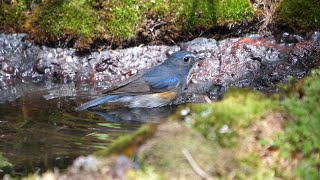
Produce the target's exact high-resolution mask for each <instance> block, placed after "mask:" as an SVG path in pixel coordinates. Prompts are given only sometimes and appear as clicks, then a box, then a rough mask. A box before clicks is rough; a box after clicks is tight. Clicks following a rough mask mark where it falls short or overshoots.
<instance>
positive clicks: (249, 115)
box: [190, 89, 279, 145]
mask: <svg viewBox="0 0 320 180" xmlns="http://www.w3.org/2000/svg"><path fill="white" fill-rule="evenodd" d="M278 108H279V106H278V104H277V101H274V100H272V98H270V97H267V96H265V95H264V94H262V93H259V92H252V91H250V90H246V89H242V90H239V89H237V90H231V91H230V92H229V93H228V94H227V95H226V97H225V98H224V100H223V101H220V102H217V103H213V104H192V105H190V109H191V111H192V112H193V113H192V118H193V119H194V121H193V127H194V128H195V129H196V130H197V131H199V132H200V133H202V134H203V135H204V136H205V137H206V138H208V139H209V140H213V141H218V142H219V143H220V144H221V145H232V144H234V143H235V142H236V141H237V138H235V137H236V135H237V134H238V133H239V131H240V130H241V129H242V128H245V127H248V126H249V125H250V124H251V123H253V122H256V121H257V120H259V118H261V117H262V116H263V115H265V114H267V113H268V112H271V111H272V110H275V109H278Z"/></svg>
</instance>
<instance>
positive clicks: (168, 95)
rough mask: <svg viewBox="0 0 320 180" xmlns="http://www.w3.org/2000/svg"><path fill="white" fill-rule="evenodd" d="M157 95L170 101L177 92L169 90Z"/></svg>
mask: <svg viewBox="0 0 320 180" xmlns="http://www.w3.org/2000/svg"><path fill="white" fill-rule="evenodd" d="M158 95H159V96H160V97H161V98H163V99H164V100H168V101H170V100H172V99H174V98H175V97H176V96H177V92H174V91H169V92H164V93H159V94H158Z"/></svg>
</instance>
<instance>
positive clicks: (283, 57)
mask: <svg viewBox="0 0 320 180" xmlns="http://www.w3.org/2000/svg"><path fill="white" fill-rule="evenodd" d="M27 37H28V36H27V35H26V34H0V42H1V43H0V63H1V69H0V70H1V72H0V80H1V82H2V83H1V84H0V86H1V87H0V88H1V89H6V86H9V84H6V83H7V82H6V81H5V80H4V79H6V78H7V77H8V75H10V77H11V78H19V79H21V80H22V81H23V82H41V81H43V82H45V81H59V82H61V83H68V82H72V81H73V82H75V83H76V86H78V87H80V86H84V84H86V83H91V82H94V83H96V85H95V88H97V87H98V88H101V89H103V88H105V87H107V86H110V85H111V84H112V83H115V82H117V81H121V80H124V79H126V78H128V77H130V76H132V75H135V74H137V73H139V72H141V71H142V70H144V69H147V68H150V67H152V66H155V65H157V64H159V63H162V62H163V60H165V59H166V58H167V57H168V56H169V55H170V54H171V53H173V52H175V51H179V50H189V51H192V52H194V53H195V54H196V56H198V57H202V58H203V59H204V60H203V61H202V62H201V63H199V64H198V65H197V66H196V67H195V70H194V73H193V78H192V81H191V83H190V85H189V86H188V88H187V89H186V91H185V92H186V93H185V96H184V97H182V98H181V99H179V100H177V102H176V103H180V102H182V101H202V100H203V97H199V96H202V95H207V96H208V97H210V98H212V99H216V98H218V97H220V96H221V94H223V93H224V92H225V91H227V90H228V88H229V87H230V86H237V87H253V88H256V89H259V90H265V91H276V90H277V89H276V84H277V83H279V82H286V80H287V77H288V76H289V75H293V76H297V77H298V78H300V77H303V76H305V75H307V74H308V73H309V72H310V69H311V68H313V67H315V66H318V65H319V54H320V48H319V42H320V41H319V32H315V33H313V34H312V35H311V36H310V38H306V39H309V40H304V38H302V37H300V36H296V35H291V34H288V33H284V34H283V37H282V40H281V42H280V44H278V43H277V42H276V41H275V39H273V38H262V37H260V36H259V35H248V36H247V37H242V38H229V39H225V40H221V41H216V40H215V39H208V38H197V39H194V40H192V41H189V42H184V43H180V44H178V45H175V46H139V47H132V48H128V49H119V50H103V51H100V52H92V53H90V54H88V55H78V53H77V51H76V50H75V49H62V48H56V49H54V48H48V47H45V46H37V45H34V44H32V43H30V42H28V41H27ZM217 93H218V94H217ZM195 94H198V95H199V96H197V95H195Z"/></svg>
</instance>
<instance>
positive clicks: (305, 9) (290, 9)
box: [275, 0, 320, 29]
mask: <svg viewBox="0 0 320 180" xmlns="http://www.w3.org/2000/svg"><path fill="white" fill-rule="evenodd" d="M275 21H276V22H279V23H286V24H289V25H290V26H300V27H302V28H313V29H319V28H320V1H318V0H283V1H281V2H280V3H279V5H278V7H277V10H276V15H275Z"/></svg>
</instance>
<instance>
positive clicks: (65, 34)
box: [0, 0, 254, 45]
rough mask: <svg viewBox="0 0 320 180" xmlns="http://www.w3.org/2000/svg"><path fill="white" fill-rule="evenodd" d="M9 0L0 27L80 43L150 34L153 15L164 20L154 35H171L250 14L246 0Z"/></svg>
mask: <svg viewBox="0 0 320 180" xmlns="http://www.w3.org/2000/svg"><path fill="white" fill-rule="evenodd" d="M14 2H18V4H16V5H8V4H5V3H1V4H0V5H1V7H0V8H1V12H0V13H1V15H2V16H1V17H2V18H1V19H0V21H1V22H3V23H2V24H3V25H2V26H3V29H6V28H7V27H8V26H9V27H13V28H20V29H22V27H24V26H25V27H26V28H25V30H26V31H27V32H28V33H29V34H31V36H32V37H33V38H34V39H35V40H36V41H37V42H40V43H47V42H48V41H49V42H50V41H56V40H62V41H66V42H69V41H71V40H74V39H75V40H77V41H76V43H78V44H80V45H81V44H92V43H93V41H92V40H94V39H97V38H101V39H105V40H108V41H110V44H112V43H113V42H115V43H117V44H121V42H125V41H129V42H130V41H131V40H133V39H135V38H136V37H139V36H138V35H139V34H138V33H139V32H141V31H140V30H141V29H142V31H143V32H147V33H149V32H150V31H152V30H151V29H152V28H153V26H155V25H156V24H157V22H158V20H161V21H163V22H165V24H162V26H160V27H157V28H162V29H161V33H162V34H161V35H159V36H165V35H168V34H169V36H173V37H172V38H173V39H175V38H179V33H183V32H193V31H198V30H201V31H205V30H208V29H209V28H212V27H214V26H217V25H222V26H224V25H228V24H236V23H239V22H242V21H243V20H246V21H250V20H251V19H252V17H253V14H254V11H253V8H252V6H251V4H250V2H249V1H248V0H219V1H211V0H204V1H197V0H176V1H174V0H154V1H145V0H122V1H117V0H110V1H103V0H81V1H79V0H67V1H63V0H56V1H53V0H45V1H32V0H23V1H14ZM35 2H36V3H35ZM31 4H32V8H31ZM12 12H14V13H12ZM150 19H152V20H153V22H152V23H151V24H148V23H150V22H149V21H147V20H150ZM17 22H18V23H17ZM170 33H171V34H170ZM180 37H181V35H180ZM159 38H161V37H159ZM172 38H171V39H172ZM151 39H153V38H150V40H151ZM167 39H168V38H167ZM169 39H170V37H169ZM170 42H171V41H170Z"/></svg>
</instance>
